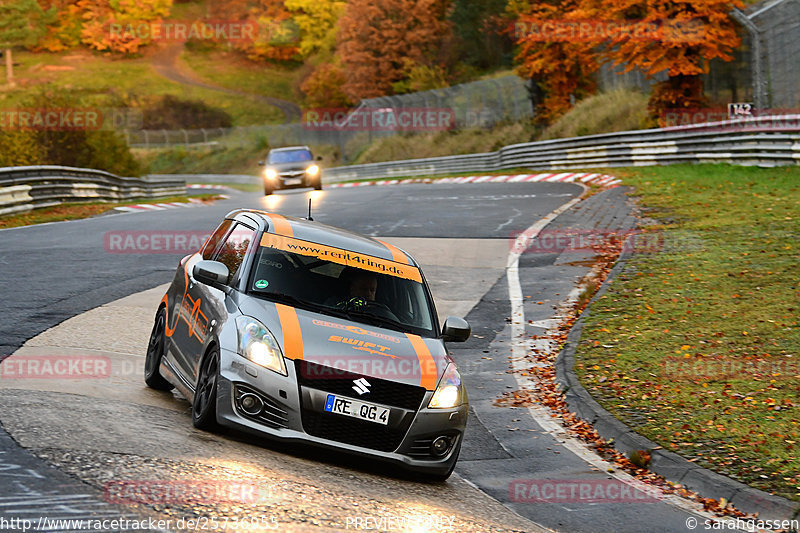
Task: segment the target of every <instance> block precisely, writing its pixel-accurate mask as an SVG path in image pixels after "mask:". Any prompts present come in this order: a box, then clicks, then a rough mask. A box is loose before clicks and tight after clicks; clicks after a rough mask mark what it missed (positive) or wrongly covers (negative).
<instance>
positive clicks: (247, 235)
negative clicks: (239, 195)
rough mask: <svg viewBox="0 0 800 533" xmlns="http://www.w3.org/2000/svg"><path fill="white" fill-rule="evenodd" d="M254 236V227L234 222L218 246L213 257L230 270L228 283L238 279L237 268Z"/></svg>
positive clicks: (240, 264)
mask: <svg viewBox="0 0 800 533" xmlns="http://www.w3.org/2000/svg"><path fill="white" fill-rule="evenodd" d="M255 236H256V231H255V230H254V229H251V228H248V227H247V226H245V225H244V224H236V226H234V228H233V230H232V231H231V232H230V233H228V235H227V237H225V241H224V242H223V243H222V246H220V247H219V251H218V252H217V253H216V256H215V257H214V259H215V260H216V261H219V262H220V263H222V264H224V265H225V266H226V267H228V272H230V276H229V277H228V283H230V282H232V281H234V280H237V279H239V268H240V267H241V266H242V263H243V262H244V258H245V254H247V250H248V249H249V248H250V244H251V243H252V242H253V240H254V239H255Z"/></svg>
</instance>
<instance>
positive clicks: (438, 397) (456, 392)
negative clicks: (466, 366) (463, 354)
mask: <svg viewBox="0 0 800 533" xmlns="http://www.w3.org/2000/svg"><path fill="white" fill-rule="evenodd" d="M462 403H464V394H463V391H462V389H461V374H459V373H458V370H456V365H453V364H450V365H447V369H446V370H445V371H444V375H443V376H442V379H441V381H439V386H438V387H436V392H434V393H433V397H432V398H431V401H430V402H428V407H429V408H431V409H449V408H451V407H455V406H457V405H461V404H462Z"/></svg>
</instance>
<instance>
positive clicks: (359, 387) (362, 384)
mask: <svg viewBox="0 0 800 533" xmlns="http://www.w3.org/2000/svg"><path fill="white" fill-rule="evenodd" d="M371 386H372V385H370V384H369V381H367V380H366V379H364V378H358V379H354V380H353V390H354V391H356V392H357V393H358V395H359V396H361V395H362V394H366V393H368V392H369V388H370V387H371Z"/></svg>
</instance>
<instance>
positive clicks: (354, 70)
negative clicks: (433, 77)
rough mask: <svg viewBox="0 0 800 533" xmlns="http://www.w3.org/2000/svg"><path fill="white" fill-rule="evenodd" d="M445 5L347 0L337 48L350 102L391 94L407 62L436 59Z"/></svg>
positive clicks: (439, 1)
mask: <svg viewBox="0 0 800 533" xmlns="http://www.w3.org/2000/svg"><path fill="white" fill-rule="evenodd" d="M448 7H449V1H448V0H350V2H348V4H347V9H346V11H345V14H344V15H343V16H342V19H341V21H340V28H339V36H338V42H339V45H338V50H337V55H338V57H339V58H340V60H341V64H342V68H343V69H344V71H345V72H346V74H347V77H346V81H345V84H344V86H343V89H344V92H345V94H347V96H348V97H349V98H350V99H352V100H354V101H358V100H359V99H362V98H372V97H376V96H383V95H386V94H391V93H392V85H393V84H395V83H396V82H398V81H400V80H402V79H404V78H405V77H406V76H407V74H408V72H409V65H428V66H434V65H437V63H440V61H439V59H440V57H441V56H440V54H441V50H442V46H441V45H442V44H443V43H444V42H445V41H446V40H447V39H448V38H449V35H450V24H449V22H448V21H447V9H448ZM411 68H413V67H411Z"/></svg>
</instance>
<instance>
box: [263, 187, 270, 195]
mask: <svg viewBox="0 0 800 533" xmlns="http://www.w3.org/2000/svg"><path fill="white" fill-rule="evenodd" d="M270 194H272V187H267V186H266V185H265V186H264V196H269V195H270Z"/></svg>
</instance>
